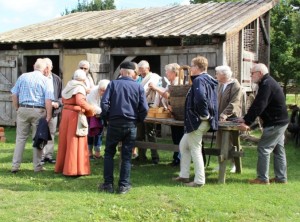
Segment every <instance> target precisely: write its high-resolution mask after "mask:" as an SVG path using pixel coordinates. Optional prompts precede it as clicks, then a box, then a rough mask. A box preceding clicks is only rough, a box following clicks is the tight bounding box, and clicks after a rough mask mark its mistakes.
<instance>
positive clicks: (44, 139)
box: [33, 118, 52, 149]
mask: <svg viewBox="0 0 300 222" xmlns="http://www.w3.org/2000/svg"><path fill="white" fill-rule="evenodd" d="M48 140H52V138H51V134H50V130H49V126H48V122H47V120H46V119H45V118H41V119H40V120H39V124H38V127H37V130H36V133H35V136H34V138H33V147H35V148H38V149H43V148H44V147H45V146H46V144H47V143H48Z"/></svg>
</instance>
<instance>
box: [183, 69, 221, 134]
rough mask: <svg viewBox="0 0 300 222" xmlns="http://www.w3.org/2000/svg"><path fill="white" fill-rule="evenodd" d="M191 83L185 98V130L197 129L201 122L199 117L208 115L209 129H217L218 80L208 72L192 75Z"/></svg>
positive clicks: (187, 131)
mask: <svg viewBox="0 0 300 222" xmlns="http://www.w3.org/2000/svg"><path fill="white" fill-rule="evenodd" d="M192 81H193V84H192V86H191V88H190V89H189V91H188V93H187V96H186V100H185V112H184V115H185V117H184V127H185V132H186V133H190V132H193V131H195V130H197V129H198V128H199V126H200V124H201V121H202V120H201V118H200V117H204V118H205V117H207V116H209V123H210V131H215V130H218V102H217V101H218V100H217V88H218V82H217V80H215V79H213V78H212V77H211V76H210V75H209V74H207V73H203V74H201V75H198V76H192Z"/></svg>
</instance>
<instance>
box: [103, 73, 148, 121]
mask: <svg viewBox="0 0 300 222" xmlns="http://www.w3.org/2000/svg"><path fill="white" fill-rule="evenodd" d="M148 108H149V107H148V104H147V100H146V96H145V91H144V89H143V87H142V86H141V85H140V84H138V83H137V82H135V81H134V80H133V79H131V78H129V77H120V78H118V79H116V80H113V81H111V82H110V83H109V85H108V86H107V89H106V91H105V93H104V95H103V97H102V99H101V109H102V113H101V115H102V116H103V117H104V118H105V119H106V120H108V121H109V124H110V125H117V126H120V125H122V124H128V123H133V124H136V123H137V122H143V121H144V119H145V118H146V116H147V112H148Z"/></svg>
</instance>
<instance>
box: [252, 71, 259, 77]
mask: <svg viewBox="0 0 300 222" xmlns="http://www.w3.org/2000/svg"><path fill="white" fill-rule="evenodd" d="M256 72H259V71H253V72H250V73H251V76H253V75H254V73H256Z"/></svg>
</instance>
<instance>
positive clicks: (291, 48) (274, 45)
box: [270, 0, 300, 94]
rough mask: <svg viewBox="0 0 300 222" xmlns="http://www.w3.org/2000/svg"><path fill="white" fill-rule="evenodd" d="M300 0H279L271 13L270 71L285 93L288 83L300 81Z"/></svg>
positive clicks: (296, 83) (295, 83)
mask: <svg viewBox="0 0 300 222" xmlns="http://www.w3.org/2000/svg"><path fill="white" fill-rule="evenodd" d="M299 6H300V0H281V1H280V3H279V4H278V5H277V6H275V7H274V8H273V10H272V15H271V64H270V68H271V73H272V75H273V76H274V78H275V79H276V80H277V81H279V82H282V83H283V89H284V92H285V94H286V93H287V87H288V85H289V84H294V85H298V84H299V83H300V62H299V61H300V53H299V50H300V47H299V46H300V39H299V25H300V23H299V13H300V11H299Z"/></svg>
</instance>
